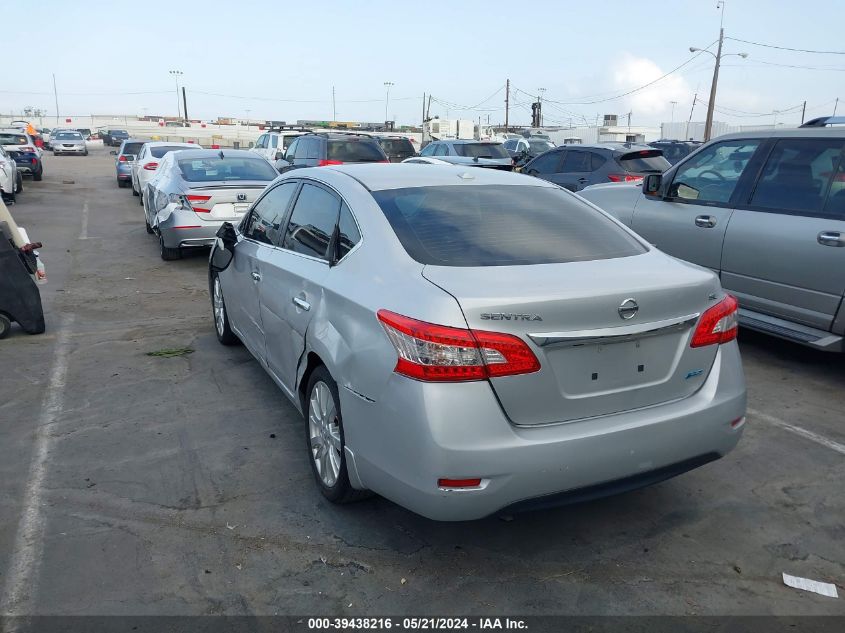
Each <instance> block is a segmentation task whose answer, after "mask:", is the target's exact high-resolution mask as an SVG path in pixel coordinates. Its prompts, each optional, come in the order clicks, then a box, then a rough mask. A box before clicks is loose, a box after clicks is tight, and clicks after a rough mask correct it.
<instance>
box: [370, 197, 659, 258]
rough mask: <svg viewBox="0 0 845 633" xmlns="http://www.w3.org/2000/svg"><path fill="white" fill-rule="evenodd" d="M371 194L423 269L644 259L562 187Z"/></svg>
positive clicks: (620, 233) (633, 241) (631, 240)
mask: <svg viewBox="0 0 845 633" xmlns="http://www.w3.org/2000/svg"><path fill="white" fill-rule="evenodd" d="M372 195H373V197H374V198H375V200H376V202H377V203H378V204H379V206H380V207H381V210H382V211H383V212H384V215H385V217H386V218H387V220H388V222H389V223H390V225H391V227H393V230H394V232H395V233H396V235H397V237H398V238H399V241H400V242H401V243H402V246H403V247H404V248H405V250H406V251H407V252H408V254H409V255H410V256H411V257H412V258H413V259H415V260H416V261H418V262H420V263H421V264H430V265H434V266H524V265H531V264H556V263H563V262H574V261H588V260H595V259H610V258H614V257H629V256H632V255H639V254H641V253H644V252H646V248H645V247H644V246H643V245H642V244H640V243H639V242H638V241H637V240H636V239H634V238H633V237H632V236H630V235H629V234H628V233H627V232H626V231H624V230H623V229H622V228H620V227H619V226H617V225H616V224H615V223H614V222H613V221H611V220H610V219H609V218H607V217H605V216H604V215H603V214H601V213H599V212H598V211H595V210H594V209H592V208H590V207H589V206H588V205H587V204H585V203H584V202H582V201H580V200H579V199H578V198H576V197H574V196H573V195H571V194H569V193H566V192H564V191H562V190H560V189H557V188H551V187H533V186H523V185H484V186H472V185H451V186H440V187H413V188H408V189H389V190H385V191H376V192H373V194H372Z"/></svg>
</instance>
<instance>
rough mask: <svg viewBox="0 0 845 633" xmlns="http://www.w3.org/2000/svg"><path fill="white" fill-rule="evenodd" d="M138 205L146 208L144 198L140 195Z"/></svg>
mask: <svg viewBox="0 0 845 633" xmlns="http://www.w3.org/2000/svg"><path fill="white" fill-rule="evenodd" d="M138 204H140V205H141V206H142V207H143V206H144V196H143V195H142V194H140V193H139V194H138Z"/></svg>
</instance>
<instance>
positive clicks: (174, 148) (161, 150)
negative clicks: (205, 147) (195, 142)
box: [150, 145, 196, 158]
mask: <svg viewBox="0 0 845 633" xmlns="http://www.w3.org/2000/svg"><path fill="white" fill-rule="evenodd" d="M180 149H191V148H190V147H184V146H183V145H156V146H154V147H151V148H150V154H152V155H153V157H154V158H161V157H162V156H164V155H165V154H166V153H167V152H178V151H179V150H180ZM195 149H196V147H195Z"/></svg>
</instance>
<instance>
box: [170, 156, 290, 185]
mask: <svg viewBox="0 0 845 633" xmlns="http://www.w3.org/2000/svg"><path fill="white" fill-rule="evenodd" d="M179 170H180V171H181V172H182V177H183V178H184V179H185V180H187V181H188V182H211V181H217V180H266V181H270V180H273V179H274V178H275V177H276V176H278V175H279V174H278V172H277V171H276V170H275V169H273V167H272V165H270V163H268V162H267V161H266V160H261V159H260V158H229V157H224V158H220V157H218V156H212V157H210V158H185V159H182V160H180V161H179Z"/></svg>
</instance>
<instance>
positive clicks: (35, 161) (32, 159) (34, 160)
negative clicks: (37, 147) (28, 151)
mask: <svg viewBox="0 0 845 633" xmlns="http://www.w3.org/2000/svg"><path fill="white" fill-rule="evenodd" d="M29 162H30V163H32V164H33V165H35V164H37V163H38V159H37V158H30V159H29Z"/></svg>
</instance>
